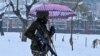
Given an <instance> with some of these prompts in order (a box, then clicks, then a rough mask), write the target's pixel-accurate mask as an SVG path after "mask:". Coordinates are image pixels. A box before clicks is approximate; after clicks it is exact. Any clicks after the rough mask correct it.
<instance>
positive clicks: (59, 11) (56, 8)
mask: <svg viewBox="0 0 100 56" xmlns="http://www.w3.org/2000/svg"><path fill="white" fill-rule="evenodd" d="M37 11H49V18H68V17H72V16H75V15H76V14H75V13H74V12H73V11H72V10H71V9H70V8H69V7H68V6H65V5H60V4H42V5H41V6H39V7H36V8H33V9H31V11H30V13H29V15H31V16H33V17H36V12H37Z"/></svg>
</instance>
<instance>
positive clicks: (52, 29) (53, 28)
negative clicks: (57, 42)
mask: <svg viewBox="0 0 100 56" xmlns="http://www.w3.org/2000/svg"><path fill="white" fill-rule="evenodd" d="M50 33H51V34H52V35H53V34H54V33H55V27H54V26H51V28H50Z"/></svg>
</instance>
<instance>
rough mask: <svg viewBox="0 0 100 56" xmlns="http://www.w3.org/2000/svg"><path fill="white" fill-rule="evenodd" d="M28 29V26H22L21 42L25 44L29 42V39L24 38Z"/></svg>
mask: <svg viewBox="0 0 100 56" xmlns="http://www.w3.org/2000/svg"><path fill="white" fill-rule="evenodd" d="M26 29H27V25H26V24H24V23H23V26H22V34H21V41H23V42H26V41H27V37H26V36H24V32H25V31H26Z"/></svg>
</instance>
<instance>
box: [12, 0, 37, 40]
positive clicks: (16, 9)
mask: <svg viewBox="0 0 100 56" xmlns="http://www.w3.org/2000/svg"><path fill="white" fill-rule="evenodd" d="M36 2H37V0H34V1H33V2H32V4H30V5H27V0H26V5H25V8H26V18H23V17H22V15H21V14H20V13H21V12H20V10H19V5H18V3H19V0H17V7H16V8H15V6H14V4H13V2H12V1H10V5H11V7H12V9H13V12H14V13H15V15H16V16H17V17H18V18H19V19H20V20H21V22H22V24H23V27H22V41H27V38H26V37H25V36H24V35H23V33H24V31H25V30H26V27H27V26H28V20H27V19H28V14H29V12H30V9H31V7H32V5H33V4H35V3H36Z"/></svg>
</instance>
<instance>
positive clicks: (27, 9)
mask: <svg viewBox="0 0 100 56" xmlns="http://www.w3.org/2000/svg"><path fill="white" fill-rule="evenodd" d="M36 2H37V0H34V1H33V2H32V4H31V5H27V3H26V5H25V7H26V16H27V17H28V14H29V12H30V9H31V7H32V5H33V4H35V3H36Z"/></svg>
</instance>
